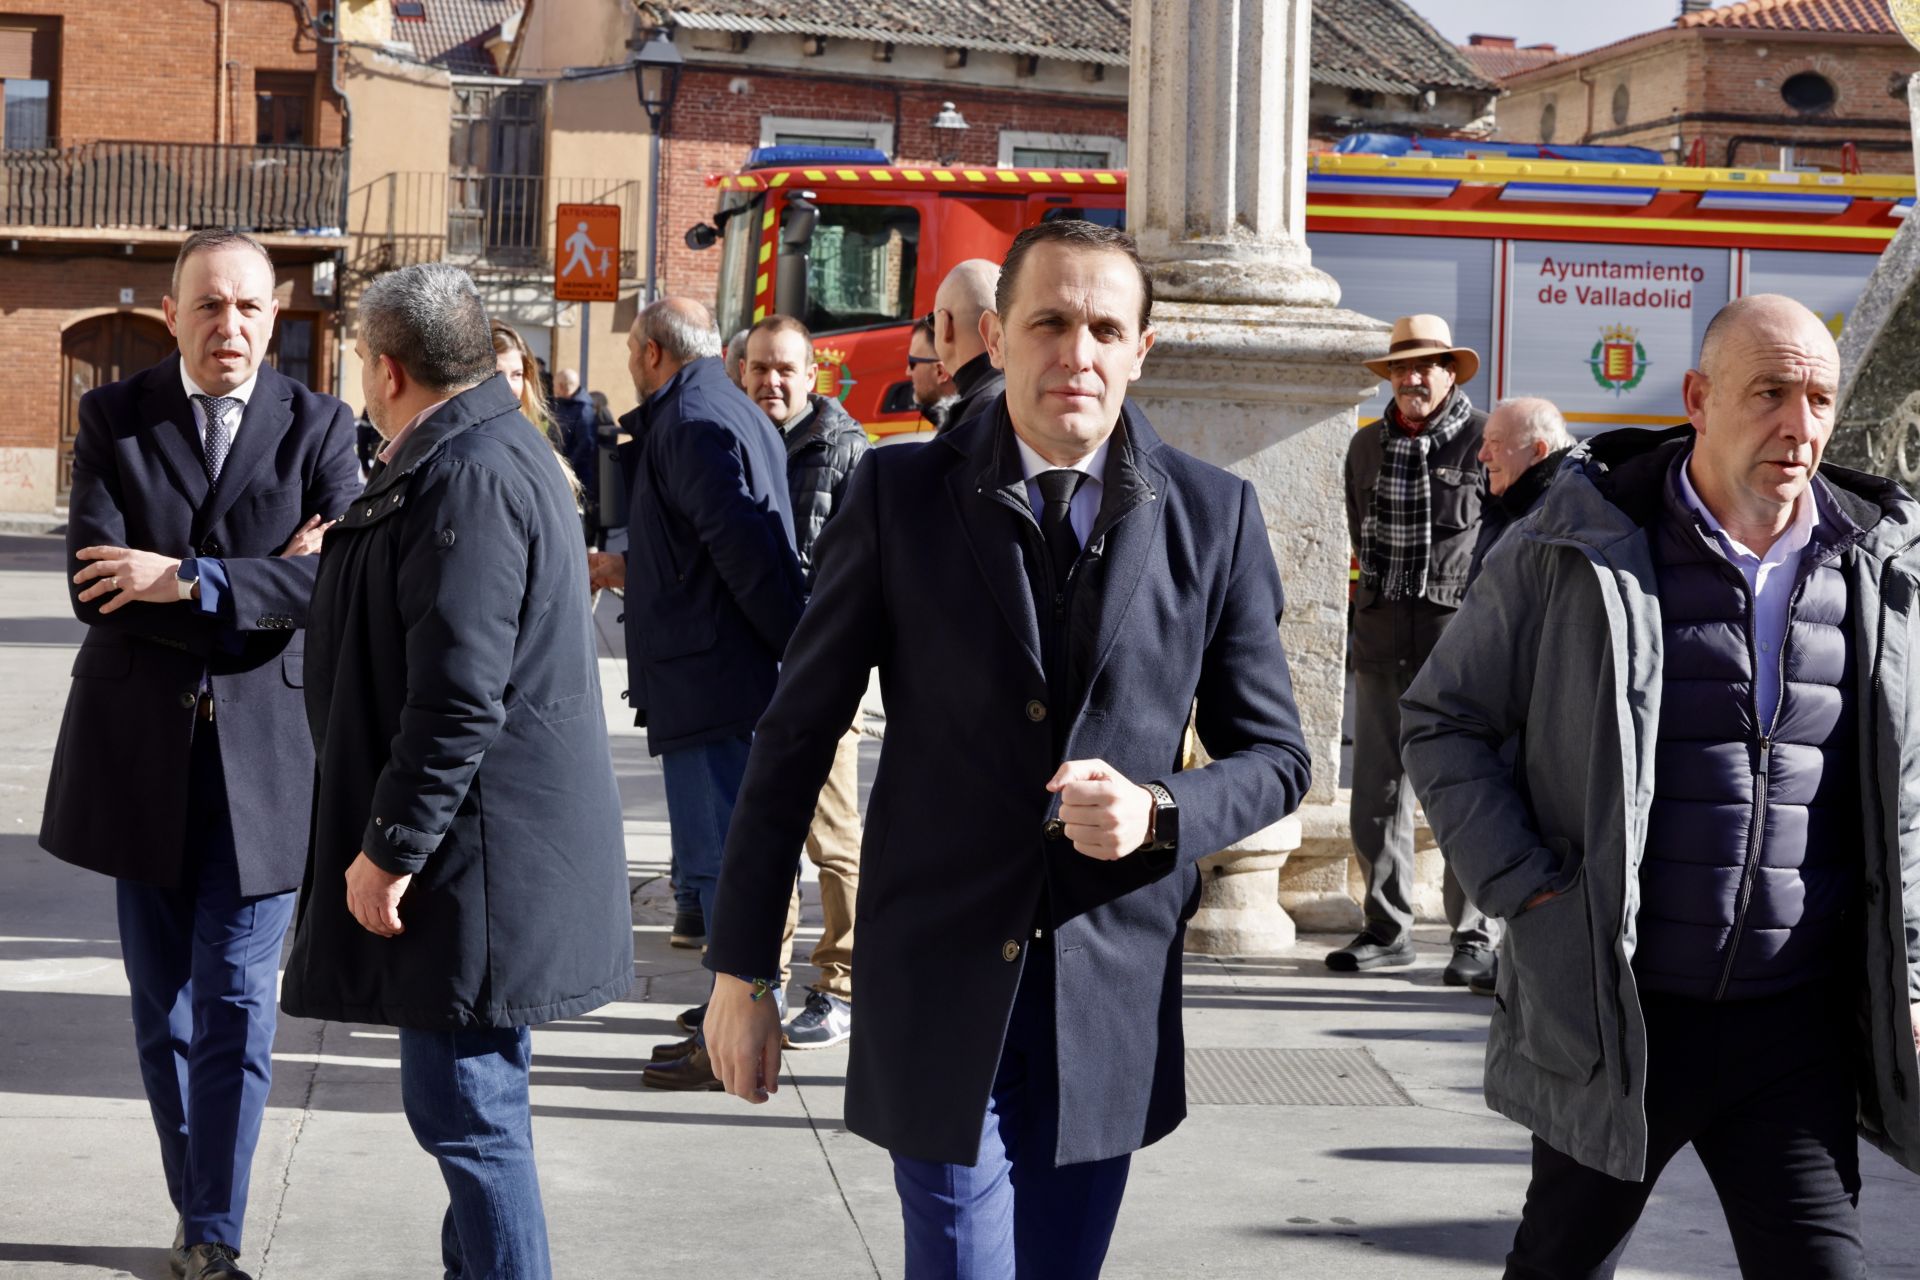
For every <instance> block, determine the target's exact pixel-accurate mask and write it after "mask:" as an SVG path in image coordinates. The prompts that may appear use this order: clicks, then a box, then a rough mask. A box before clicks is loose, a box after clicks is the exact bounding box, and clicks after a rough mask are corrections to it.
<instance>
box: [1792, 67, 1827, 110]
mask: <svg viewBox="0 0 1920 1280" xmlns="http://www.w3.org/2000/svg"><path fill="white" fill-rule="evenodd" d="M1839 96H1840V93H1839V91H1838V90H1837V89H1835V88H1834V87H1833V81H1831V80H1829V79H1827V78H1826V77H1825V76H1823V75H1821V74H1820V73H1819V72H1818V71H1802V72H1801V73H1800V74H1799V75H1794V76H1788V77H1787V80H1786V83H1785V84H1783V85H1781V86H1780V100H1781V101H1782V102H1785V103H1786V104H1787V105H1788V106H1789V107H1792V108H1793V109H1794V110H1795V111H1805V112H1814V111H1825V110H1827V108H1829V107H1831V106H1832V105H1833V104H1834V100H1835V99H1837V98H1838V97H1839Z"/></svg>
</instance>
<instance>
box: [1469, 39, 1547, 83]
mask: <svg viewBox="0 0 1920 1280" xmlns="http://www.w3.org/2000/svg"><path fill="white" fill-rule="evenodd" d="M1458 48H1459V50H1460V52H1461V53H1464V54H1465V55H1467V61H1468V62H1471V63H1472V64H1473V65H1474V66H1475V67H1476V68H1478V69H1479V72H1480V74H1481V75H1483V76H1485V77H1486V78H1487V79H1489V80H1493V81H1500V80H1505V79H1506V78H1507V77H1508V76H1517V75H1519V74H1520V73H1521V72H1523V71H1533V70H1536V69H1538V68H1540V67H1544V66H1546V65H1547V64H1548V63H1550V62H1558V61H1560V59H1562V58H1564V57H1566V56H1567V55H1566V54H1565V53H1562V52H1561V51H1560V50H1558V49H1555V48H1553V47H1551V46H1543V45H1536V46H1534V47H1533V48H1531V49H1516V48H1513V47H1512V46H1510V45H1484V44H1483V45H1467V44H1463V45H1460V46H1458Z"/></svg>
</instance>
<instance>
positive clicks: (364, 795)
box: [282, 264, 633, 1280]
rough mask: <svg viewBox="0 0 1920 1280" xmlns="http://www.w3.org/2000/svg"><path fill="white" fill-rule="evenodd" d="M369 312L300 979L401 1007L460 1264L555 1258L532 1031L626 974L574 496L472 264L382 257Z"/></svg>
mask: <svg viewBox="0 0 1920 1280" xmlns="http://www.w3.org/2000/svg"><path fill="white" fill-rule="evenodd" d="M358 322H359V328H360V335H361V336H360V344H359V345H360V358H361V361H362V365H363V368H364V373H363V378H362V380H363V387H364V390H365V392H366V400H367V409H368V412H369V414H370V415H371V417H372V418H373V421H374V423H375V425H376V426H378V427H379V428H380V431H381V434H382V435H383V436H385V437H386V438H387V445H386V448H385V449H383V450H382V451H381V454H380V460H379V462H378V464H377V465H376V466H375V468H374V471H373V476H372V478H371V479H370V480H369V482H368V484H367V489H366V492H365V493H363V494H362V495H361V496H360V497H359V498H358V499H356V500H355V501H354V503H353V504H352V506H351V507H350V508H349V509H348V511H347V514H346V516H345V517H344V518H343V519H342V520H341V522H340V524H338V525H337V526H335V528H334V530H333V531H332V533H331V534H330V535H329V537H328V539H327V543H326V548H325V550H324V552H323V553H322V557H321V564H320V573H319V580H318V582H317V583H316V585H315V587H314V598H313V610H312V614H311V620H310V622H309V632H308V635H309V639H308V647H307V653H308V667H307V670H308V684H307V715H308V720H309V723H310V725H311V727H312V730H313V738H314V745H315V749H316V753H317V756H318V764H319V775H318V779H317V782H316V795H315V798H314V799H315V803H314V823H313V839H312V847H311V850H310V852H309V854H308V859H307V874H306V881H305V883H304V884H303V886H302V888H301V895H300V907H299V914H298V918H297V920H296V924H295V936H294V943H293V951H292V954H291V955H290V957H289V958H288V961H287V974H286V982H285V986H284V988H283V991H282V1003H283V1005H284V1007H285V1008H286V1010H287V1012H289V1013H291V1014H295V1015H297V1016H301V1017H310V1018H326V1019H329V1020H333V1021H341V1022H373V1023H383V1024H386V1025H389V1026H395V1027H398V1028H400V1081H401V1095H402V1101H403V1103H404V1105H405V1109H406V1113H407V1119H408V1121H409V1123H410V1124H411V1125H412V1126H413V1131H414V1136H415V1137H416V1138H417V1139H418V1140H419V1142H420V1145H421V1146H422V1147H424V1148H425V1149H426V1150H427V1151H428V1152H429V1153H430V1154H432V1155H434V1156H435V1157H436V1158H437V1159H438V1160H439V1162H440V1170H441V1174H442V1176H443V1177H444V1178H445V1180H446V1183H447V1190H448V1193H449V1196H450V1199H451V1204H450V1206H449V1208H448V1211H447V1216H446V1220H445V1225H444V1228H443V1230H442V1233H441V1243H442V1251H443V1254H444V1256H445V1263H446V1270H447V1274H449V1275H475V1276H513V1277H516V1278H522V1280H524V1278H530V1277H544V1276H546V1275H548V1273H549V1265H548V1260H547V1238H546V1223H545V1217H544V1214H543V1211H542V1209H541V1204H540V1188H539V1181H538V1178H537V1176H536V1174H535V1170H534V1162H533V1145H532V1127H531V1120H530V1117H529V1113H528V1103H527V1084H528V1081H527V1071H528V1062H529V1058H530V1051H531V1040H530V1036H529V1034H528V1027H529V1026H530V1025H531V1024H533V1023H536V1022H546V1021H550V1020H552V1019H555V1018H566V1017H571V1016H573V1015H575V1014H578V1013H583V1012H585V1011H587V1010H589V1009H593V1008H596V1007H597V1006H599V1005H602V1004H605V1003H606V1002H607V1001H609V1000H615V999H618V998H619V997H620V996H622V995H624V994H625V993H626V991H627V988H628V987H629V986H630V985H631V983H632V977H633V942H632V918H631V915H630V913H629V909H628V906H627V876H626V858H625V851H624V847H623V841H622V838H621V828H620V804H619V798H618V795H617V793H616V791H615V787H614V778H613V762H612V758H611V756H610V754H609V752H608V747H607V729H606V719H605V715H604V713H603V711H602V708H601V700H600V680H599V672H598V667H597V665H596V661H595V657H594V641H593V635H592V630H591V622H590V619H589V616H588V604H587V600H588V595H587V575H586V566H585V564H584V563H583V561H582V558H581V555H580V537H579V531H578V525H577V523H576V517H575V513H574V508H573V499H572V495H571V493H570V492H569V490H568V486H567V482H566V478H565V476H564V475H563V474H562V471H561V465H560V462H559V460H558V459H557V458H556V457H555V455H554V451H553V449H552V447H551V446H550V445H549V444H548V443H547V441H546V439H545V438H544V437H543V436H542V435H541V433H540V431H539V429H538V428H536V427H535V426H534V425H533V424H532V423H530V422H528V421H527V419H526V418H525V417H523V416H522V415H521V413H520V411H519V404H518V401H517V399H516V398H515V397H514V395H513V393H512V392H511V391H510V390H509V389H508V387H507V384H506V382H505V380H504V379H502V378H499V377H497V376H495V375H494V372H493V346H492V343H491V340H490V339H489V336H488V331H487V316H486V311H485V308H484V307H483V305H482V304H481V301H480V295H479V293H478V291H477V290H476V289H475V288H474V285H473V282H472V281H471V280H470V279H469V278H468V277H467V275H466V274H465V273H464V272H462V271H460V270H459V269H457V268H455V267H449V266H445V265H442V264H431V265H427V266H419V267H409V268H406V269H405V270H403V271H397V272H394V273H392V274H391V275H388V276H386V277H383V278H382V279H380V280H378V281H376V282H375V283H374V284H373V286H372V287H370V288H369V289H368V290H367V292H366V294H365V295H364V297H363V298H362V300H361V303H360V308H359V315H358Z"/></svg>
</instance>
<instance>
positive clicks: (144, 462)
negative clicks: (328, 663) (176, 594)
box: [40, 355, 360, 897]
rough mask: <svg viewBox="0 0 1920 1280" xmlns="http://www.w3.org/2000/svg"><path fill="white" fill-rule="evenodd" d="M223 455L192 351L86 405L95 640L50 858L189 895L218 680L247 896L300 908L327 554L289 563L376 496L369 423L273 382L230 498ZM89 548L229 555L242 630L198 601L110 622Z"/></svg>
mask: <svg viewBox="0 0 1920 1280" xmlns="http://www.w3.org/2000/svg"><path fill="white" fill-rule="evenodd" d="M204 457H205V455H204V453H203V451H202V449H201V445H200V436H199V429H198V428H197V427H196V426H195V425H194V420H193V409H192V406H191V405H189V404H188V402H187V393H186V390H185V388H184V387H182V386H181V382H180V357H179V356H178V355H173V356H169V357H168V358H167V359H165V360H163V361H161V362H160V363H159V364H157V365H155V366H154V367H153V368H151V369H147V370H145V371H144V372H141V373H137V374H135V375H134V376H133V377H131V378H128V379H126V380H125V381H122V382H115V383H111V384H109V385H107V386H104V387H98V388H96V389H95V390H93V391H89V392H88V393H87V394H86V395H85V396H83V397H81V400H80V431H79V435H78V436H77V437H76V439H75V440H74V446H73V497H72V500H71V507H70V508H69V514H68V518H67V589H68V592H69V595H70V598H71V599H72V601H73V611H74V613H75V614H76V615H77V616H78V617H79V619H80V621H82V622H84V623H86V624H87V636H86V639H85V640H84V641H82V642H81V645H80V652H79V653H78V654H77V655H76V656H75V658H74V661H73V685H72V688H71V689H70V690H69V691H68V694H67V709H66V715H65V717H64V718H63V719H62V720H61V722H60V740H59V743H58V745H56V746H55V747H54V753H53V770H52V774H51V776H50V777H49V779H48V782H47V803H46V808H45V810H44V813H43V816H42V818H41V826H40V844H41V847H42V848H44V849H46V850H47V851H48V852H49V853H51V854H53V855H54V856H55V857H57V858H60V859H62V860H64V861H67V862H71V863H75V864H76V865H79V866H82V867H86V868H88V869H90V870H93V871H99V872H104V873H105V874H107V875H110V876H118V877H121V878H123V879H128V880H138V881H141V882H143V883H146V884H154V885H162V886H167V887H173V886H177V885H179V884H180V883H181V879H182V874H183V871H184V869H185V867H186V865H187V854H188V851H187V849H186V821H187V763H188V761H189V760H190V759H191V752H190V751H189V750H188V745H189V744H190V743H191V742H192V740H193V728H194V710H193V705H194V693H195V690H197V689H199V687H200V682H201V679H202V678H203V677H205V678H206V679H208V680H209V681H210V682H211V686H212V690H213V698H214V713H215V714H214V718H215V721H216V723H217V724H218V727H219V733H220V760H221V771H222V773H223V774H224V775H225V782H226V793H227V806H228V811H229V816H230V818H231V820H232V824H233V840H234V848H235V852H236V854H237V858H238V863H239V871H240V892H241V893H243V894H246V895H248V896H250V897H251V896H255V895H259V894H268V893H285V892H286V891H288V890H290V889H293V888H295V887H296V886H297V885H299V883H300V869H301V867H302V866H303V865H304V863H305V860H306V849H305V842H304V841H302V840H301V839H300V836H299V830H300V826H301V824H302V822H303V821H304V820H305V818H306V813H307V808H308V803H309V799H310V796H311V790H312V786H313V744H312V741H311V739H309V737H308V736H307V725H306V714H305V711H304V709H303V708H302V706H301V698H300V684H301V648H302V645H301V634H302V633H301V631H300V630H299V629H300V628H301V627H303V626H304V625H305V624H306V618H307V598H308V596H309V595H310V594H311V592H312V589H313V577H314V569H315V566H316V565H317V564H318V562H319V558H318V557H317V556H296V557H292V558H287V559H282V558H280V556H279V551H280V549H281V548H282V547H284V546H285V545H286V543H287V540H288V539H289V538H291V537H292V536H293V533H294V530H296V529H298V528H299V527H300V525H301V523H302V522H303V521H305V520H306V518H307V517H308V516H314V515H318V516H325V517H327V518H332V517H334V516H337V515H339V514H340V513H341V512H342V511H344V510H345V509H346V506H347V503H348V502H349V501H350V500H351V499H352V497H353V495H354V494H355V493H357V492H358V491H359V489H360V471H359V468H358V466H357V465H356V464H355V462H354V454H353V414H352V413H351V412H350V411H349V410H348V409H347V406H346V405H344V404H342V403H341V402H340V401H338V400H336V399H334V398H333V397H332V396H325V395H317V394H315V393H314V392H312V391H309V390H307V388H305V387H303V386H301V385H300V384H299V383H297V382H295V381H293V380H292V379H291V378H285V377H282V376H281V375H280V374H278V373H276V372H275V371H274V370H272V369H270V368H265V367H263V368H262V369H261V370H260V373H259V380H258V381H257V382H256V383H255V384H254V391H253V395H252V398H251V399H249V400H248V402H247V408H246V412H245V413H244V415H243V416H242V417H241V419H240V427H239V430H238V431H236V432H235V433H234V436H233V450H232V452H231V453H229V454H228V455H227V459H226V462H225V464H224V465H223V466H222V468H221V472H220V483H219V484H218V485H217V486H215V487H214V490H213V493H212V495H211V496H209V494H208V489H207V472H206V466H205V463H204ZM90 546H117V547H131V548H133V549H135V550H138V551H151V552H155V553H157V554H160V555H167V556H176V557H179V558H180V559H188V558H194V557H201V556H205V557H212V558H218V559H220V560H221V561H223V562H224V564H225V566H226V571H227V580H228V583H229V585H230V587H231V589H232V602H233V614H232V618H233V625H232V626H227V625H225V624H224V623H222V622H221V621H220V619H219V618H217V617H215V616H214V615H212V614H208V613H204V612H202V611H201V610H200V608H199V606H198V605H196V604H192V603H183V602H177V601H175V602H168V603H164V604H146V603H135V604H126V605H122V606H121V607H120V608H118V609H116V610H114V611H113V612H112V613H108V614H103V613H101V612H100V604H101V603H102V601H101V600H98V599H96V600H90V601H87V602H84V603H83V602H81V600H80V599H79V593H80V592H81V591H82V590H83V589H84V588H82V587H77V586H74V585H73V575H74V574H75V573H78V572H79V571H80V568H81V562H80V561H79V560H77V559H75V558H74V556H75V553H76V552H78V551H79V550H80V549H81V548H82V547H90ZM109 786H110V787H111V796H112V799H111V802H109V801H108V799H107V796H108V794H109V792H108V790H107V788H108V787H109Z"/></svg>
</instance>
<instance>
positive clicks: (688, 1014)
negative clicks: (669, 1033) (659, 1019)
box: [673, 1004, 707, 1035]
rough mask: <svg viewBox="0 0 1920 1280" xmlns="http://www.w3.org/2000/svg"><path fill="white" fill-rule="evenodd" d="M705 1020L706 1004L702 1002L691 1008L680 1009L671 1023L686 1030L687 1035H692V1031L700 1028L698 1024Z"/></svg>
mask: <svg viewBox="0 0 1920 1280" xmlns="http://www.w3.org/2000/svg"><path fill="white" fill-rule="evenodd" d="M706 1020H707V1006H706V1005H704V1004H697V1005H695V1006H693V1008H691V1009H685V1010H682V1011H681V1013H680V1015H679V1016H678V1017H676V1018H675V1019H674V1020H673V1025H674V1026H676V1027H678V1028H680V1029H681V1030H682V1031H684V1032H686V1033H687V1034H688V1035H692V1034H693V1033H694V1032H696V1031H698V1030H699V1029H700V1024H701V1023H703V1022H705V1021H706Z"/></svg>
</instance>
